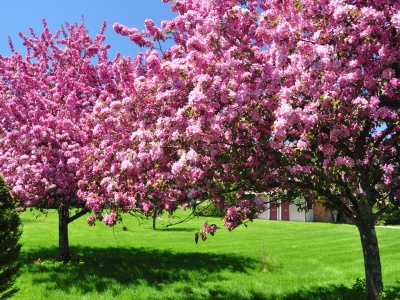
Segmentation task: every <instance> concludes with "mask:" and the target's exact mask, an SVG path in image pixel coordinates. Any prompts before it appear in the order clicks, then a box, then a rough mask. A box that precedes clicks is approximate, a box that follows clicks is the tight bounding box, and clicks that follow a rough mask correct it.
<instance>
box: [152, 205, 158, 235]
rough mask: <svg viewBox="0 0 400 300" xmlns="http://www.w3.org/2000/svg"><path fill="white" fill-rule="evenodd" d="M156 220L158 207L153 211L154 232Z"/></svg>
mask: <svg viewBox="0 0 400 300" xmlns="http://www.w3.org/2000/svg"><path fill="white" fill-rule="evenodd" d="M156 218H157V210H156V206H154V209H153V230H156Z"/></svg>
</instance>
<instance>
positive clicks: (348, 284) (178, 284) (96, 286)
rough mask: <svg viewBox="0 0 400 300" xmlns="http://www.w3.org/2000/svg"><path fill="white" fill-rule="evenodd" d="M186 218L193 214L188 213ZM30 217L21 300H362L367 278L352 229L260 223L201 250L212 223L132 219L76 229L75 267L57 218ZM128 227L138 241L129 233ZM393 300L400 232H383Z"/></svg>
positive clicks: (72, 230) (25, 218) (220, 234)
mask: <svg viewBox="0 0 400 300" xmlns="http://www.w3.org/2000/svg"><path fill="white" fill-rule="evenodd" d="M179 214H180V215H181V216H183V214H184V213H183V212H180V213H179ZM36 216H37V212H34V213H32V212H25V213H23V214H22V216H21V217H22V222H23V236H22V243H23V247H22V250H21V259H22V262H23V267H22V269H21V274H20V277H19V278H18V281H17V283H16V285H17V286H18V287H19V288H20V291H19V292H18V293H17V294H16V295H15V296H14V297H13V299H23V300H27V299H29V300H30V299H32V300H35V299H56V300H64V299H74V300H76V299H96V300H97V299H129V300H131V299H191V300H195V299H296V300H297V299H356V298H357V297H359V294H358V292H357V290H356V289H355V288H352V286H353V284H354V283H355V282H356V278H363V277H364V267H363V258H362V252H361V246H360V239H359V235H358V231H357V229H356V228H355V227H354V226H352V225H344V224H328V223H295V222H279V221H260V220H256V221H254V222H253V223H249V226H248V227H247V228H246V227H244V226H242V227H240V228H237V229H235V230H234V231H232V232H229V231H227V230H224V229H221V230H218V231H217V232H216V234H215V236H214V237H211V236H210V235H209V236H208V239H207V241H206V242H202V241H201V240H200V241H199V244H195V242H194V233H195V232H196V231H197V230H199V229H200V228H201V226H202V224H203V222H204V221H205V220H208V221H209V223H216V224H217V225H219V226H222V222H221V220H219V219H213V218H206V219H205V218H196V219H194V220H191V221H190V222H187V223H182V224H179V225H176V226H173V227H169V228H162V226H163V225H165V224H167V223H168V217H163V220H158V221H157V227H158V228H159V229H157V230H155V231H153V230H152V229H151V222H150V220H149V221H147V222H144V223H142V224H140V225H139V224H138V221H137V220H136V219H134V218H133V217H131V216H129V215H126V216H124V220H123V223H121V224H118V225H117V226H115V227H114V228H110V227H106V226H105V225H104V224H101V223H98V224H97V225H96V226H94V227H89V226H87V225H86V217H82V218H80V219H78V220H76V221H74V222H72V223H71V224H70V226H69V234H70V235H69V237H70V246H71V252H72V256H73V260H72V262H71V263H68V264H63V263H60V262H57V260H56V257H57V249H58V248H57V245H58V226H57V213H56V212H55V211H50V212H49V214H48V215H47V216H43V215H42V216H40V217H38V218H36ZM122 226H126V227H127V228H128V231H123V230H122ZM377 233H378V238H379V244H380V251H381V257H382V267H383V274H384V283H385V290H386V291H387V292H388V299H396V297H397V296H396V295H397V294H399V295H400V252H399V248H400V247H399V246H400V229H392V228H377ZM399 299H400V298H399Z"/></svg>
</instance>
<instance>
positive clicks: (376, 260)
mask: <svg viewBox="0 0 400 300" xmlns="http://www.w3.org/2000/svg"><path fill="white" fill-rule="evenodd" d="M375 220H376V217H375V215H374V214H372V213H370V214H368V215H362V217H361V218H358V220H357V221H356V226H357V228H358V230H359V232H360V237H361V245H362V251H363V255H364V267H365V280H366V292H367V299H368V300H370V299H371V300H372V299H379V293H380V292H382V291H383V281H382V267H381V259H380V255H379V247H378V239H377V237H376V231H375Z"/></svg>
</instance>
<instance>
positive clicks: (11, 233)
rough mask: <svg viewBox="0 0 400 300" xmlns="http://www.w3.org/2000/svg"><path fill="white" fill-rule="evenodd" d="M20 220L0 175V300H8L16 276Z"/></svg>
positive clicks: (18, 263)
mask: <svg viewBox="0 0 400 300" xmlns="http://www.w3.org/2000/svg"><path fill="white" fill-rule="evenodd" d="M21 233H22V231H21V220H20V218H19V215H18V212H17V210H16V205H15V202H14V201H13V199H12V198H11V195H10V191H9V189H8V188H7V186H6V183H5V181H4V179H3V177H2V176H1V175H0V241H1V243H0V299H7V298H10V297H11V296H12V295H13V294H14V293H15V292H17V289H16V288H14V287H13V284H14V282H15V279H16V277H17V275H18V270H19V268H20V262H19V261H18V256H19V252H20V249H21V244H19V239H20V237H21Z"/></svg>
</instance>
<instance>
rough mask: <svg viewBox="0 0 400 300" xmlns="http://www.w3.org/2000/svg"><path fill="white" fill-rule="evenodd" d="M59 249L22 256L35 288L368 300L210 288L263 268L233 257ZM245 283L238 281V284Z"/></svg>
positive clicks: (390, 295) (392, 295) (352, 295)
mask: <svg viewBox="0 0 400 300" xmlns="http://www.w3.org/2000/svg"><path fill="white" fill-rule="evenodd" d="M56 251H57V249H56V248H41V249H38V250H35V251H33V250H31V251H29V252H25V253H24V254H23V256H22V260H23V263H24V264H25V267H24V268H25V272H29V273H30V274H34V275H32V276H31V280H32V284H33V285H35V284H41V285H42V284H43V285H45V289H47V290H62V291H74V293H80V294H87V293H91V292H97V293H102V292H105V291H108V292H111V293H112V294H113V295H114V296H118V293H119V289H120V286H121V285H122V286H129V287H130V288H135V286H136V287H137V286H140V285H142V286H143V285H145V286H149V287H150V288H151V289H155V290H158V291H163V289H165V288H166V286H168V285H169V284H174V283H177V282H185V283H186V285H180V286H175V287H174V291H175V292H176V293H177V295H179V298H180V299H191V300H194V299H200V298H199V295H198V294H196V292H195V291H194V289H193V288H192V286H193V287H195V286H200V287H201V288H202V289H205V290H206V291H207V292H206V294H208V295H209V296H208V297H205V296H204V293H203V295H202V296H201V299H215V300H222V299H237V300H242V299H243V300H244V299H247V300H249V299H253V300H264V299H270V300H278V299H279V300H306V299H307V300H313V299H320V300H331V299H343V300H345V299H354V300H357V299H365V294H364V293H363V291H362V290H360V289H359V288H354V287H347V286H344V285H329V286H323V287H320V286H312V285H309V286H307V287H305V288H304V289H301V290H298V291H295V292H288V293H283V294H279V295H278V294H273V293H271V292H269V291H268V282H266V283H265V289H264V288H259V289H257V290H255V289H251V288H250V289H249V290H247V291H246V292H245V293H244V294H242V292H243V291H241V290H238V289H236V287H234V288H232V289H227V288H226V286H225V287H224V286H223V285H221V286H219V285H213V286H209V285H208V284H207V282H223V281H224V280H231V279H232V276H234V275H227V273H226V272H225V271H229V272H230V273H232V274H238V273H243V274H250V275H252V274H253V275H254V273H253V270H255V269H257V268H259V265H258V262H257V261H254V260H253V259H251V258H247V257H242V256H237V255H234V254H207V253H174V252H171V251H161V250H155V249H147V248H116V247H114V248H91V247H71V251H72V253H75V254H77V255H76V257H74V259H73V260H72V261H71V262H70V263H68V264H64V263H61V262H57V261H55V260H54V259H52V257H54V253H56ZM39 258H40V259H39ZM227 276H229V278H227ZM352 283H353V282H351V283H349V285H351V284H352ZM241 284H242V283H240V282H238V285H241ZM288 284H290V280H289V281H288ZM385 291H386V297H385V299H388V300H392V299H399V298H398V295H400V281H397V282H396V283H395V284H394V285H391V286H385Z"/></svg>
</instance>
